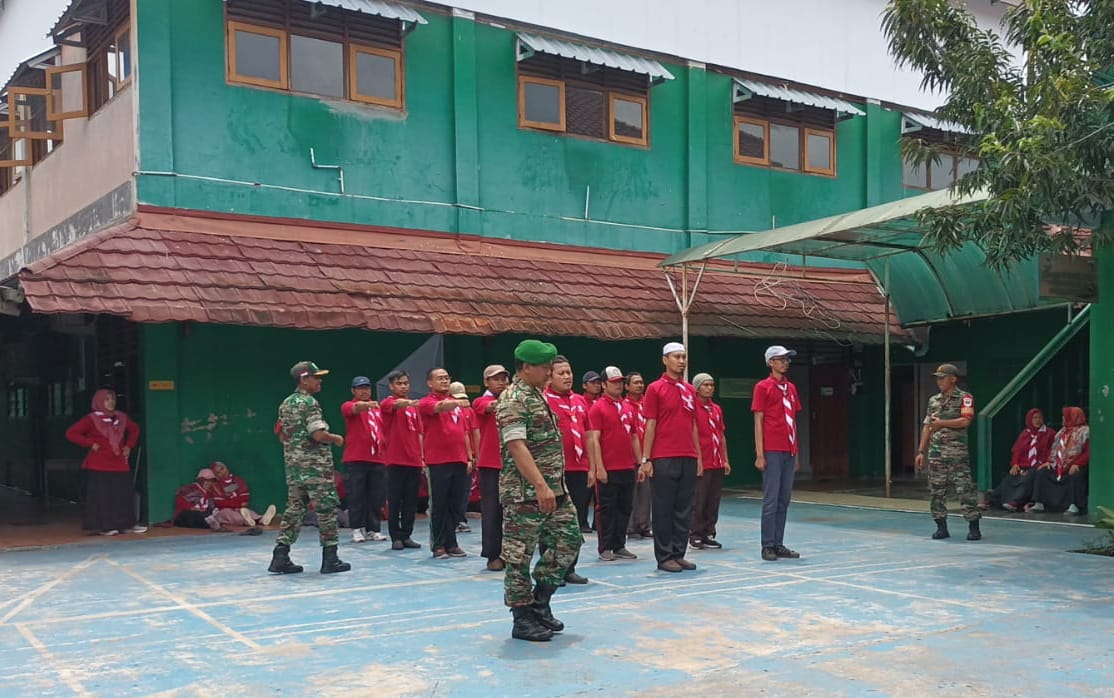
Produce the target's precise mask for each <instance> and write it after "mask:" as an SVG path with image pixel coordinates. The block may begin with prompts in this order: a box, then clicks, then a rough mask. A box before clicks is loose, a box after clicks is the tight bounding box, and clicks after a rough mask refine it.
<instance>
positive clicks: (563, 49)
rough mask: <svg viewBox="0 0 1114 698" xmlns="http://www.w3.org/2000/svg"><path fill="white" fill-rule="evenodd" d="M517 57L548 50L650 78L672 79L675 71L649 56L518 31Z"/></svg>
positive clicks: (558, 54) (555, 53)
mask: <svg viewBox="0 0 1114 698" xmlns="http://www.w3.org/2000/svg"><path fill="white" fill-rule="evenodd" d="M515 53H516V56H515V60H519V61H522V60H525V59H527V58H529V57H530V56H533V55H534V54H535V53H548V54H550V55H553V56H561V57H563V58H572V59H574V60H578V61H584V62H585V63H591V64H592V65H602V66H606V67H608V68H618V69H619V70H629V71H630V72H632V73H639V74H642V75H649V76H650V80H652V81H653V80H672V79H673V73H671V72H669V71H668V70H666V68H665V66H663V65H662V64H661V63H658V62H657V61H655V60H652V59H650V58H643V57H642V56H632V55H631V54H629V53H619V52H618V51H612V50H611V49H606V48H600V47H599V46H585V45H584V44H574V43H572V42H571V41H562V40H560V39H551V38H548V37H544V36H538V35H537V34H519V35H518V41H517V45H516V51H515Z"/></svg>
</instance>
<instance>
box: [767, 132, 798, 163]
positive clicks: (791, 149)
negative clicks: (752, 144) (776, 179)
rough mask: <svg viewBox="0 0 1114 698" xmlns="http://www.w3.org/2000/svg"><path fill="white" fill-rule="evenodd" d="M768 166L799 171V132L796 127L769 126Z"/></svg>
mask: <svg viewBox="0 0 1114 698" xmlns="http://www.w3.org/2000/svg"><path fill="white" fill-rule="evenodd" d="M770 165H772V166H773V167H784V168H785V169H787V170H799V169H801V132H800V129H798V128H797V127H796V126H783V125H782V124H770Z"/></svg>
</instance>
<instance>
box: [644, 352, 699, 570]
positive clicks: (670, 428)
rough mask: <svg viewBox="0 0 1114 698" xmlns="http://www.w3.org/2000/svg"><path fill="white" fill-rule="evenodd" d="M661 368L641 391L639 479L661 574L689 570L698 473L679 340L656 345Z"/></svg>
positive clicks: (692, 407)
mask: <svg viewBox="0 0 1114 698" xmlns="http://www.w3.org/2000/svg"><path fill="white" fill-rule="evenodd" d="M661 353H662V357H661V360H662V363H663V364H664V365H665V372H664V373H662V375H661V378H659V379H657V380H656V381H654V382H653V383H651V384H650V387H649V388H647V389H646V398H645V403H644V407H643V412H644V414H645V415H646V437H645V439H644V446H643V451H642V461H641V462H642V468H641V472H642V475H643V477H649V478H652V479H651V480H650V492H651V495H652V496H653V527H654V557H655V558H657V561H658V569H659V570H662V571H663V572H680V571H682V570H694V569H696V565H695V564H693V563H691V562H689V561H688V560H686V559H685V551H686V550H687V549H688V544H689V526H690V524H691V523H692V500H693V494H694V492H695V490H696V478H698V477H700V475H701V474H702V465H701V461H700V440H699V437H698V436H697V432H696V391H694V390H693V389H692V386H691V385H689V384H688V383H687V382H685V366H686V365H687V364H688V353H687V352H686V351H685V345H684V344H681V343H680V342H669V343H668V344H666V345H665V346H664V347H663V348H662V352H661Z"/></svg>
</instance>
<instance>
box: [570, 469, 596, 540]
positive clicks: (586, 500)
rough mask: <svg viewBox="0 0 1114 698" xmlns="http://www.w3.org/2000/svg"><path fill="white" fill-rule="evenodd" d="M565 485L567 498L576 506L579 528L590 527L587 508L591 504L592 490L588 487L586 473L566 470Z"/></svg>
mask: <svg viewBox="0 0 1114 698" xmlns="http://www.w3.org/2000/svg"><path fill="white" fill-rule="evenodd" d="M565 487H567V488H568V490H569V499H571V500H572V503H573V506H575V507H576V520H577V521H579V522H580V528H581V529H582V530H583V529H587V528H591V524H589V523H588V510H589V509H590V508H591V506H592V490H591V488H590V487H588V473H587V472H569V471H568V470H566V471H565Z"/></svg>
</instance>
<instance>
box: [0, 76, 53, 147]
mask: <svg viewBox="0 0 1114 698" xmlns="http://www.w3.org/2000/svg"><path fill="white" fill-rule="evenodd" d="M51 92H52V90H51V89H50V88H48V87H11V88H8V134H9V137H11V139H12V141H13V142H14V141H15V140H16V139H17V138H23V139H26V140H40V141H60V140H62V122H61V121H59V122H58V130H57V131H53V132H52V131H17V130H16V124H17V123H20V122H19V120H18V119H17V118H16V97H17V95H29V96H35V97H45V98H46V104H47V112H49V111H50V94H51ZM43 117H44V118H46V120H47V121H51V120H52V119H50V118H48V114H44V115H43Z"/></svg>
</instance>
